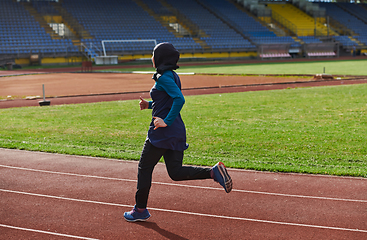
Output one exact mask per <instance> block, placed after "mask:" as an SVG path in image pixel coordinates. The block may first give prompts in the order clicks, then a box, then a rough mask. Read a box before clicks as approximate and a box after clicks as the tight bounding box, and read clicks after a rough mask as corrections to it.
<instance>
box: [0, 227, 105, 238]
mask: <svg viewBox="0 0 367 240" xmlns="http://www.w3.org/2000/svg"><path fill="white" fill-rule="evenodd" d="M0 227H3V228H11V229H16V230H22V231H27V232H36V233H43V234H48V235H54V236H61V237H68V238H76V239H85V240H98V239H96V238H88V237H80V236H74V235H69V234H62V233H55V232H49V231H43V230H37V229H30V228H22V227H15V226H10V225H5V224H0Z"/></svg>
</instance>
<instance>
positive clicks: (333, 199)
mask: <svg viewBox="0 0 367 240" xmlns="http://www.w3.org/2000/svg"><path fill="white" fill-rule="evenodd" d="M0 167H4V168H11V169H17V170H24V171H32V172H41V173H49V174H58V175H67V176H75V177H85V178H95V179H104V180H113V181H124V182H137V180H133V179H123V178H111V177H103V176H93V175H83V174H76V173H65V172H55V171H47V170H39V169H32V168H22V167H14V166H7V165H1V164H0ZM152 183H153V184H159V185H166V186H174V187H187V188H198V189H206V190H217V191H223V188H214V187H204V186H195V185H185V184H177V183H164V182H152ZM232 192H240V193H250V194H261V195H270V196H280V197H293V198H305V199H317V200H330V201H342V202H358V203H367V200H363V199H350V198H333V197H317V196H307V195H295V194H285V193H272V192H260V191H250V190H241V189H232Z"/></svg>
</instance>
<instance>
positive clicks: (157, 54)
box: [124, 42, 232, 222]
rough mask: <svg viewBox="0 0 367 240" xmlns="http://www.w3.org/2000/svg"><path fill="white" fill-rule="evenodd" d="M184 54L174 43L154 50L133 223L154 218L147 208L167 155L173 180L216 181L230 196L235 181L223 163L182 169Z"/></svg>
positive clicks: (129, 214)
mask: <svg viewBox="0 0 367 240" xmlns="http://www.w3.org/2000/svg"><path fill="white" fill-rule="evenodd" d="M179 58H180V53H179V52H178V51H177V50H176V49H175V47H174V46H173V45H172V44H171V43H167V42H165V43H160V44H158V45H156V47H155V48H154V50H153V57H152V63H153V67H154V68H155V69H156V73H155V74H154V75H153V79H154V80H155V84H154V86H153V87H152V89H151V90H150V97H151V98H152V101H146V100H145V99H143V98H142V97H140V103H139V105H140V110H144V109H152V121H151V123H150V126H149V130H148V135H147V139H146V140H145V143H144V147H143V151H142V154H141V157H140V161H139V166H138V184H137V191H136V194H135V206H134V208H133V209H132V210H131V211H130V212H125V213H124V218H125V219H126V220H127V221H129V222H136V221H146V220H148V219H149V218H150V216H151V215H150V213H149V211H148V209H147V203H148V196H149V191H150V187H151V184H152V173H153V169H154V167H155V165H156V164H157V163H158V161H159V160H160V159H161V157H162V156H163V158H164V161H165V164H166V168H167V172H168V174H169V176H170V177H171V179H172V180H174V181H184V180H195V179H209V178H212V179H214V181H216V182H218V183H219V184H220V185H222V187H223V188H224V190H225V191H226V192H227V193H229V192H230V191H231V190H232V179H231V177H230V176H229V175H228V173H227V170H226V167H225V166H224V164H223V163H221V162H218V163H217V164H216V165H215V166H214V167H212V168H202V167H194V166H182V161H183V156H184V150H186V149H187V148H188V144H187V143H186V129H185V124H184V122H183V121H182V118H181V115H180V111H181V109H182V107H183V105H184V103H185V98H184V97H183V95H182V92H181V81H180V78H179V77H178V75H177V74H176V72H174V71H173V70H176V69H177V68H178V66H177V62H178V60H179Z"/></svg>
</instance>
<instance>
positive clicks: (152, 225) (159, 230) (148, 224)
mask: <svg viewBox="0 0 367 240" xmlns="http://www.w3.org/2000/svg"><path fill="white" fill-rule="evenodd" d="M135 224H138V225H140V226H142V227H145V228H149V229H152V230H154V231H156V232H157V233H159V234H160V235H162V236H163V237H166V238H168V239H174V240H176V239H178V240H188V238H184V237H181V236H179V235H177V234H174V233H172V232H169V231H167V230H164V229H162V228H160V227H159V226H158V225H157V224H156V223H155V222H139V223H135Z"/></svg>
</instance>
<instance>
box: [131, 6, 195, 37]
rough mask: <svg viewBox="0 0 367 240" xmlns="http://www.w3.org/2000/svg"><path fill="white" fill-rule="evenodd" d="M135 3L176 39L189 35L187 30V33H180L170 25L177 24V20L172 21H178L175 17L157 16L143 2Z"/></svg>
mask: <svg viewBox="0 0 367 240" xmlns="http://www.w3.org/2000/svg"><path fill="white" fill-rule="evenodd" d="M133 1H134V2H135V3H136V4H137V5H139V6H140V7H141V8H142V9H144V11H146V12H147V13H149V15H150V16H152V17H153V18H154V19H155V20H156V21H157V22H159V23H160V24H162V26H164V27H165V28H167V30H168V31H169V32H171V33H172V34H173V35H174V36H175V37H177V38H179V37H182V36H183V35H186V34H188V33H189V32H188V31H187V30H186V29H185V30H186V31H181V32H178V31H176V30H175V29H174V28H172V27H171V26H170V25H169V24H170V23H174V22H175V20H172V19H176V17H175V16H160V15H159V14H156V13H155V12H154V11H152V10H151V9H150V8H149V7H148V6H147V5H146V4H145V3H144V2H143V1H141V0H133ZM176 22H177V21H176Z"/></svg>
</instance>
